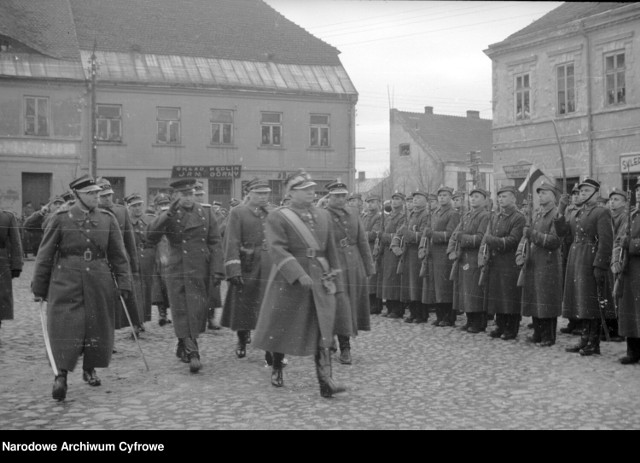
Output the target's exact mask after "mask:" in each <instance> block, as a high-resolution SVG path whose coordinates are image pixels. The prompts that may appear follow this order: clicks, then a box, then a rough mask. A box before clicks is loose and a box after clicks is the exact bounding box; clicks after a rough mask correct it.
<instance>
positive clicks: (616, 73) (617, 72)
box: [603, 50, 627, 106]
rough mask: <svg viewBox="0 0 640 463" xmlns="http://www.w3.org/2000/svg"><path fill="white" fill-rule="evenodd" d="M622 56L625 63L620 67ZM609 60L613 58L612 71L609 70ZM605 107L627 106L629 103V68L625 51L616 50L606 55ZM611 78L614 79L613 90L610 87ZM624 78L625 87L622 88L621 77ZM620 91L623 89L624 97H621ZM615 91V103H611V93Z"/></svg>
mask: <svg viewBox="0 0 640 463" xmlns="http://www.w3.org/2000/svg"><path fill="white" fill-rule="evenodd" d="M619 56H622V59H623V61H624V63H623V65H622V66H621V67H619V63H618V58H619ZM609 58H613V65H614V67H613V68H611V69H608V68H607V61H608V59H609ZM603 66H604V72H603V74H604V105H605V106H617V105H622V104H626V102H627V95H626V93H627V76H626V66H627V57H626V53H625V50H616V51H612V52H610V53H605V55H604V63H603ZM610 76H611V77H612V79H613V89H611V88H610V86H609V78H610ZM620 76H622V80H623V82H622V83H623V85H622V86H620V82H619V77H620ZM620 89H622V97H621V95H620ZM611 90H613V94H612V95H613V99H614V101H613V102H612V101H610V99H609V98H610V93H611Z"/></svg>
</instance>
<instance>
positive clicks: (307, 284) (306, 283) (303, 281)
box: [297, 275, 313, 288]
mask: <svg viewBox="0 0 640 463" xmlns="http://www.w3.org/2000/svg"><path fill="white" fill-rule="evenodd" d="M297 282H298V284H300V286H302V287H304V288H311V287H312V286H313V280H312V279H311V277H310V276H309V275H302V276H301V277H300V278H298V280H297Z"/></svg>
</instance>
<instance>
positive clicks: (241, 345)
mask: <svg viewBox="0 0 640 463" xmlns="http://www.w3.org/2000/svg"><path fill="white" fill-rule="evenodd" d="M249 333H250V331H249V330H238V332H237V333H236V334H237V336H238V344H237V346H236V356H237V357H238V358H239V359H241V358H243V357H245V356H246V355H247V341H248V340H249Z"/></svg>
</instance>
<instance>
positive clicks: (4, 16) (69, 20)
mask: <svg viewBox="0 0 640 463" xmlns="http://www.w3.org/2000/svg"><path fill="white" fill-rule="evenodd" d="M0 35H4V36H7V37H10V38H12V39H14V40H16V41H18V42H20V43H22V44H24V45H26V46H27V47H29V48H30V49H32V50H35V51H37V52H39V53H42V54H43V55H46V56H50V57H52V58H56V59H61V60H69V61H72V60H79V59H80V52H79V50H78V41H77V39H76V31H75V28H74V24H73V17H72V16H71V8H70V6H69V1H68V0H2V1H0Z"/></svg>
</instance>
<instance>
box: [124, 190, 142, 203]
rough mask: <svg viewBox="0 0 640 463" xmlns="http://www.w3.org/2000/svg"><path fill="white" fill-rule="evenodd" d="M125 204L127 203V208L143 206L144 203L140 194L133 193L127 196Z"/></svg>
mask: <svg viewBox="0 0 640 463" xmlns="http://www.w3.org/2000/svg"><path fill="white" fill-rule="evenodd" d="M124 202H125V203H127V206H134V205H136V204H142V203H143V202H144V201H143V199H142V195H141V194H140V193H131V194H130V195H129V196H125V198H124Z"/></svg>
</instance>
